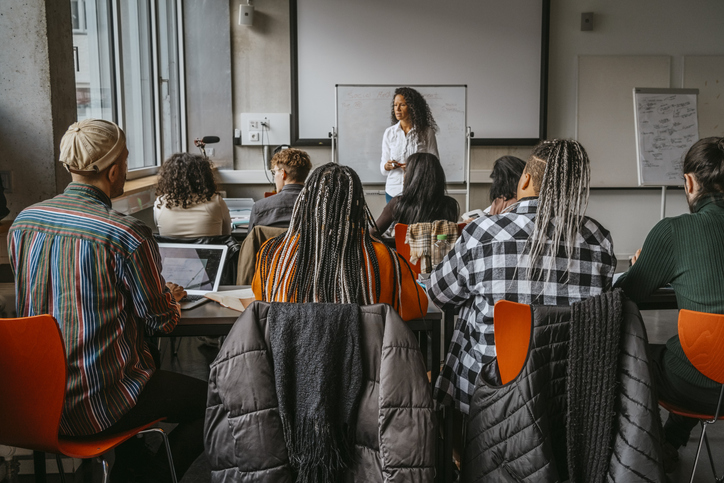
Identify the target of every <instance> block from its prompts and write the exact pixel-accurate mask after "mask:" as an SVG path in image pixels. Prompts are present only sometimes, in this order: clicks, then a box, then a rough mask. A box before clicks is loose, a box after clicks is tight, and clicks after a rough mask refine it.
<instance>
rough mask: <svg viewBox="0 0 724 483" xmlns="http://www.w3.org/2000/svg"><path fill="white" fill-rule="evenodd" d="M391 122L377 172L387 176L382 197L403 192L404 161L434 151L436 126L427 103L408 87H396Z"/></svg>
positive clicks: (385, 135)
mask: <svg viewBox="0 0 724 483" xmlns="http://www.w3.org/2000/svg"><path fill="white" fill-rule="evenodd" d="M392 123H393V125H392V126H390V127H388V128H387V129H385V134H384V135H383V136H382V161H381V162H380V172H381V173H382V174H383V175H384V176H386V177H387V182H386V183H385V198H386V200H387V202H388V203H389V202H390V200H391V199H392V198H394V197H395V196H397V195H399V194H400V193H402V182H403V179H404V176H405V160H406V159H407V157H408V156H409V155H411V154H415V153H431V154H434V155H435V156H436V157H438V158H439V157H440V155H439V154H438V152H437V139H436V138H435V131H437V124H435V119H433V117H432V113H431V112H430V106H428V105H427V101H425V99H424V98H423V97H422V95H420V93H419V92H417V91H416V90H415V89H413V88H411V87H398V88H397V89H395V96H394V97H393V99H392Z"/></svg>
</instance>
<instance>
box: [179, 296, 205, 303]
mask: <svg viewBox="0 0 724 483" xmlns="http://www.w3.org/2000/svg"><path fill="white" fill-rule="evenodd" d="M202 298H204V296H203V295H187V296H186V297H184V298H182V299H181V302H196V301H197V300H201V299H202Z"/></svg>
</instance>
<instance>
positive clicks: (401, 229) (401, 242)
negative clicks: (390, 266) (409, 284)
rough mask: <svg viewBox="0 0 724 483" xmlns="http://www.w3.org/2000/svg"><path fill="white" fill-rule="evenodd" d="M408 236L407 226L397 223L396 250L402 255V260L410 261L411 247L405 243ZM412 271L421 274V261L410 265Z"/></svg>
mask: <svg viewBox="0 0 724 483" xmlns="http://www.w3.org/2000/svg"><path fill="white" fill-rule="evenodd" d="M406 236H407V225H405V224H404V223H397V224H396V225H395V250H396V251H397V253H399V254H400V256H401V257H402V258H404V259H405V260H407V261H408V262H409V261H410V245H408V244H407V243H405V237H406ZM410 267H412V271H413V272H415V274H418V273H420V260H418V261H417V263H410Z"/></svg>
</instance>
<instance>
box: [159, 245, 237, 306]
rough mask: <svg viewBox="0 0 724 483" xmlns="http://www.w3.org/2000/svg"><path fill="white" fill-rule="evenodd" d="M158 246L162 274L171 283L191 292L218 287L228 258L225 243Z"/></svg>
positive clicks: (211, 290) (199, 292)
mask: <svg viewBox="0 0 724 483" xmlns="http://www.w3.org/2000/svg"><path fill="white" fill-rule="evenodd" d="M158 247H159V250H160V252H161V263H162V266H163V269H162V272H161V274H162V275H163V278H164V279H165V280H166V281H167V282H173V283H175V284H178V285H181V286H182V287H183V288H184V289H185V290H186V292H188V293H189V294H199V295H200V294H204V293H206V292H214V291H216V290H218V288H219V281H220V279H221V271H222V268H223V266H224V261H225V259H226V250H227V247H226V246H225V245H194V244H183V243H159V245H158Z"/></svg>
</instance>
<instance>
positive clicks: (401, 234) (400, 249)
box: [395, 223, 466, 275]
mask: <svg viewBox="0 0 724 483" xmlns="http://www.w3.org/2000/svg"><path fill="white" fill-rule="evenodd" d="M465 226H466V224H465V223H458V236H460V233H462V231H463V229H464V228H465ZM406 237H407V225H405V224H404V223H397V224H396V225H395V250H396V251H397V253H399V254H400V256H401V257H402V258H404V259H405V260H407V261H408V262H409V261H410V245H408V244H407V243H405V238H406ZM410 266H411V267H412V271H413V272H415V274H416V275H417V274H419V273H420V260H418V261H417V263H415V264H413V263H410Z"/></svg>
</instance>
